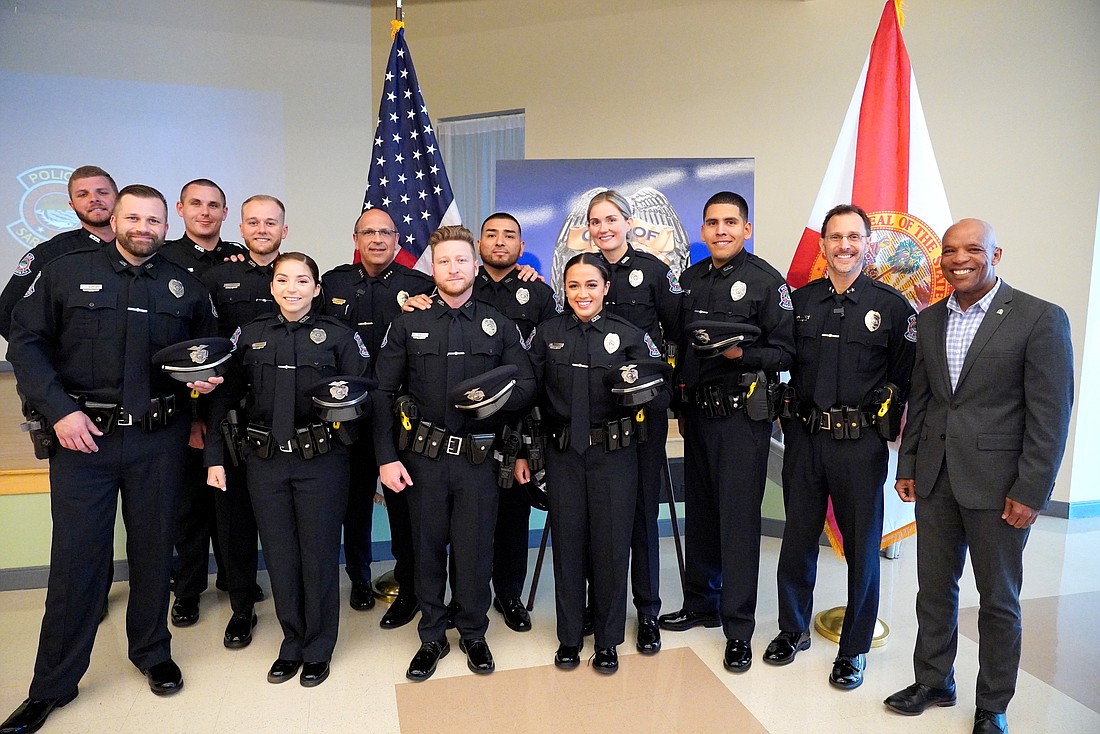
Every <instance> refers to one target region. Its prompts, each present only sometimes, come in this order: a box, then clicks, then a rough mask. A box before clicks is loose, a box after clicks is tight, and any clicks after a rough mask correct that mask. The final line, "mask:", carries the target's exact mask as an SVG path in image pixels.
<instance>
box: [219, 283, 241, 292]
mask: <svg viewBox="0 0 1100 734" xmlns="http://www.w3.org/2000/svg"><path fill="white" fill-rule="evenodd" d="M240 287H241V284H240V283H222V288H224V289H226V290H227V291H235V290H237V289H238V288H240Z"/></svg>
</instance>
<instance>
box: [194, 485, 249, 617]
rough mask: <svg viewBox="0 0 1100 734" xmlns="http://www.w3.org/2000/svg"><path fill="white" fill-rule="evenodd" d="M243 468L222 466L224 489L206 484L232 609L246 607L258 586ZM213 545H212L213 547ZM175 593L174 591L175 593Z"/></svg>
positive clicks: (247, 494)
mask: <svg viewBox="0 0 1100 734" xmlns="http://www.w3.org/2000/svg"><path fill="white" fill-rule="evenodd" d="M247 474H248V471H247V468H246V466H245V465H244V464H242V465H241V466H238V467H235V466H232V465H227V466H226V467H225V484H226V490H225V491H224V492H222V491H220V490H217V489H214V488H213V487H210V486H208V487H207V491H209V492H210V493H211V494H213V495H214V514H215V517H216V519H217V522H216V523H215V525H216V526H217V537H218V540H219V541H220V545H221V547H222V549H223V552H224V555H223V558H224V560H225V565H224V566H222V567H221V568H223V569H224V572H225V583H226V585H227V586H228V588H229V605H230V606H231V607H232V608H233V611H234V612H243V611H246V610H247V609H248V608H249V607H251V606H252V605H253V604H255V602H256V598H257V597H258V596H259V591H260V587H259V585H258V584H257V583H256V567H257V563H258V560H259V551H257V549H256V538H257V535H256V516H255V513H254V512H253V510H252V497H251V495H249V493H248V478H247ZM216 547H217V546H215V548H216ZM178 595H179V594H178V593H177V596H178Z"/></svg>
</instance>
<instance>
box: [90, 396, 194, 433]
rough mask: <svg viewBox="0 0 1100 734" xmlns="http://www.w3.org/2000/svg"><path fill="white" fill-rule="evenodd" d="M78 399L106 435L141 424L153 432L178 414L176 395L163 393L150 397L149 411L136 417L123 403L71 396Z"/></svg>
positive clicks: (144, 428) (145, 431)
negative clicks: (127, 410) (118, 429)
mask: <svg viewBox="0 0 1100 734" xmlns="http://www.w3.org/2000/svg"><path fill="white" fill-rule="evenodd" d="M71 397H72V398H73V399H74V400H76V404H77V406H78V407H79V408H80V409H81V410H82V411H83V412H84V413H85V414H86V415H87V416H88V417H89V418H90V419H91V420H92V423H93V424H94V425H95V427H96V428H98V429H99V430H100V431H102V432H103V435H104V436H110V435H111V433H113V432H114V430H115V428H118V427H122V428H125V427H127V426H133V425H139V426H141V430H142V431H143V432H144V433H151V432H153V431H155V430H157V429H158V428H163V427H164V426H166V425H168V422H169V421H170V420H171V419H172V416H174V415H175V414H176V396H175V395H161V396H159V397H155V398H152V399H150V401H149V412H147V413H146V414H145V415H144V416H142V417H141V418H135V417H134V416H133V415H131V414H130V413H128V412H126V410H125V409H124V408H123V407H122V404H121V403H104V402H100V401H98V400H90V399H89V398H88V397H87V396H85V395H73V396H71Z"/></svg>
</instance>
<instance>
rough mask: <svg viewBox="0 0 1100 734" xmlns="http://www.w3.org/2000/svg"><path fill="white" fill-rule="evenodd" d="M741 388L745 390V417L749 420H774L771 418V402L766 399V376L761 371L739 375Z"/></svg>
mask: <svg viewBox="0 0 1100 734" xmlns="http://www.w3.org/2000/svg"><path fill="white" fill-rule="evenodd" d="M741 387H743V388H745V415H746V416H748V418H749V420H753V421H768V422H771V421H773V420H775V418H774V417H773V416H772V408H771V401H770V400H769V399H768V376H767V375H765V374H764V372H763V370H757V371H756V372H745V373H744V374H742V375H741Z"/></svg>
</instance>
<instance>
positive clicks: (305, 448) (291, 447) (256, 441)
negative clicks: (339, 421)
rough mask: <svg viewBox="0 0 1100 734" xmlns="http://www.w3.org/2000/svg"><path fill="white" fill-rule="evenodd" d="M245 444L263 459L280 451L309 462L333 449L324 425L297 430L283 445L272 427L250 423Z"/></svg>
mask: <svg viewBox="0 0 1100 734" xmlns="http://www.w3.org/2000/svg"><path fill="white" fill-rule="evenodd" d="M245 442H246V444H247V445H248V447H249V448H250V449H251V451H252V453H254V454H255V455H256V456H258V457H260V458H261V459H270V458H271V457H272V456H274V455H275V452H276V451H280V452H282V453H284V454H294V453H296V454H298V455H299V456H301V457H302V458H303V459H307V460H308V459H312V458H313V457H314V456H318V455H319V454H327V453H328V452H329V451H330V450H331V449H332V444H331V442H330V440H329V428H328V426H326V425H325V424H324V423H310V424H308V425H305V426H302V427H301V428H295V429H294V435H293V436H291V438H290V440H289V441H285V442H283V443H280V442H278V441H276V440H275V436H274V435H273V434H272V432H271V427H270V426H268V425H265V424H263V423H249V424H248V427H247V428H246V429H245Z"/></svg>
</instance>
